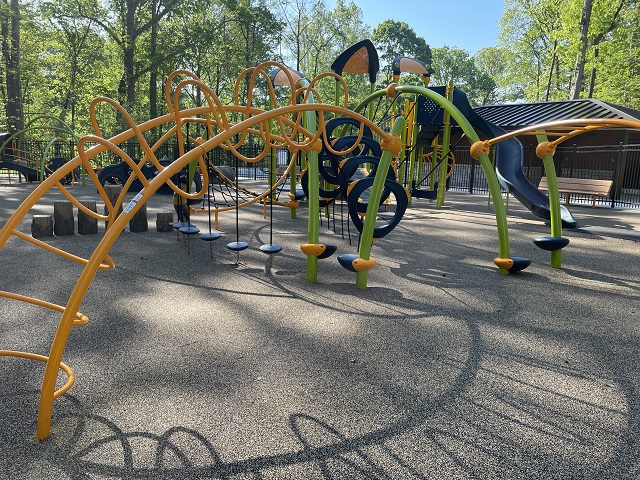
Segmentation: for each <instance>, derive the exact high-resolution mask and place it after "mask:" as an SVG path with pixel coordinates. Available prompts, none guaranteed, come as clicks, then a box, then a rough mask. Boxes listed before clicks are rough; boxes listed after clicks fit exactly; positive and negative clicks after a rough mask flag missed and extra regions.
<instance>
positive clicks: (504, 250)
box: [356, 85, 510, 275]
mask: <svg viewBox="0 0 640 480" xmlns="http://www.w3.org/2000/svg"><path fill="white" fill-rule="evenodd" d="M395 93H396V94H403V93H415V94H418V95H424V96H425V97H427V98H429V99H430V100H433V101H434V102H435V103H437V104H438V105H440V106H442V107H443V108H444V109H445V110H448V111H449V113H450V115H451V118H453V119H454V120H455V121H456V122H457V123H458V125H459V126H460V128H461V129H462V131H463V132H464V133H465V134H466V135H467V139H468V140H469V142H470V143H471V144H474V143H475V142H478V141H480V138H479V137H478V134H477V133H476V131H475V130H474V129H473V127H472V126H471V124H470V123H469V121H468V120H467V118H466V117H465V116H464V115H462V113H461V112H460V110H458V108H457V107H456V106H455V105H453V103H451V102H450V101H449V100H447V99H446V98H444V97H443V96H442V95H438V94H437V93H436V92H434V91H433V90H429V89H428V88H425V87H419V86H415V85H401V86H397V87H396V88H395ZM385 94H386V91H385V90H378V91H376V92H374V93H373V94H372V95H370V96H369V97H367V98H365V99H364V100H363V101H362V102H361V103H360V104H359V105H358V106H357V107H356V111H358V110H359V109H362V108H363V106H364V105H366V104H367V103H369V102H371V101H372V100H373V99H375V98H377V97H378V96H382V95H385ZM478 161H479V162H480V166H481V167H482V169H483V171H484V174H485V177H486V179H487V185H488V187H489V192H490V194H491V197H492V198H493V201H494V214H495V217H496V227H497V229H498V252H499V253H498V254H499V256H500V258H510V253H509V231H508V228H507V215H506V211H505V208H504V203H503V202H502V195H501V192H500V183H499V182H498V177H497V176H496V173H495V171H494V170H493V168H492V167H491V160H489V157H488V156H487V155H486V154H482V155H480V158H479V159H478ZM498 199H499V201H498ZM499 271H500V273H501V274H504V275H507V274H508V273H509V271H508V270H506V269H503V268H500V269H499Z"/></svg>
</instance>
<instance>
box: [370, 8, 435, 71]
mask: <svg viewBox="0 0 640 480" xmlns="http://www.w3.org/2000/svg"><path fill="white" fill-rule="evenodd" d="M372 40H373V43H374V44H375V45H376V47H377V48H378V51H379V53H380V60H381V64H384V65H385V67H383V68H384V69H385V70H387V72H388V77H389V78H388V80H390V79H391V63H392V62H393V59H394V58H395V57H396V56H398V55H400V56H404V57H411V58H415V59H417V60H422V61H423V62H424V63H426V64H427V65H428V66H430V65H431V48H430V47H429V45H428V44H427V42H426V40H425V39H424V38H422V37H419V36H418V35H417V34H416V32H415V31H414V30H413V29H412V28H411V27H410V26H409V25H408V24H407V23H405V22H399V21H396V20H385V21H384V22H382V23H381V24H379V25H378V26H377V27H376V28H375V29H374V30H373V38H372Z"/></svg>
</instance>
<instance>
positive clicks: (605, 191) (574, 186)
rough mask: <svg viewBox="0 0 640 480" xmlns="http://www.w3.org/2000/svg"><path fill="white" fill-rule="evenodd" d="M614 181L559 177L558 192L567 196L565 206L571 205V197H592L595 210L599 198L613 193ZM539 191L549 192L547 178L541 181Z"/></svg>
mask: <svg viewBox="0 0 640 480" xmlns="http://www.w3.org/2000/svg"><path fill="white" fill-rule="evenodd" d="M612 185H613V181H612V180H596V179H593V178H569V177H558V192H560V193H564V194H565V205H569V196H570V195H571V194H572V193H573V194H579V195H590V196H591V197H593V203H592V204H591V206H592V207H593V208H595V206H596V198H597V197H608V196H609V193H610V192H611V186H612ZM538 189H539V190H540V191H543V192H547V191H549V186H548V185H547V177H542V178H541V179H540V184H539V185H538Z"/></svg>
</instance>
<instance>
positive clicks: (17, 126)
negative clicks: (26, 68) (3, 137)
mask: <svg viewBox="0 0 640 480" xmlns="http://www.w3.org/2000/svg"><path fill="white" fill-rule="evenodd" d="M0 30H1V32H2V56H3V60H4V67H5V85H6V115H7V130H8V132H9V133H15V132H17V131H20V130H22V129H23V128H24V110H23V104H22V83H21V79H20V73H21V70H20V4H19V2H18V0H4V1H3V3H2V8H1V9H0Z"/></svg>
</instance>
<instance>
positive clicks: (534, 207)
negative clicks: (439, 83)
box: [432, 87, 578, 228]
mask: <svg viewBox="0 0 640 480" xmlns="http://www.w3.org/2000/svg"><path fill="white" fill-rule="evenodd" d="M444 88H445V87H435V88H432V90H435V91H436V92H438V93H441V92H439V91H438V90H439V89H442V92H444ZM441 94H444V93H441ZM452 103H453V104H454V105H455V106H456V107H457V108H458V109H459V110H460V112H461V113H462V114H463V115H464V116H465V117H467V119H468V120H469V123H471V125H472V126H473V128H475V129H476V130H478V131H479V132H480V133H482V134H483V135H485V136H486V137H487V138H495V137H499V136H500V135H504V134H505V133H507V132H506V131H505V130H504V129H502V128H500V127H499V126H497V125H494V124H492V123H491V122H488V121H486V120H485V119H483V118H482V117H481V116H480V115H478V114H477V113H476V112H474V110H473V109H472V108H471V105H469V100H468V99H467V95H466V94H465V93H464V92H463V91H462V90H454V91H453V102H452ZM523 158H524V154H523V148H522V143H520V140H518V139H517V138H508V139H506V140H503V141H502V142H500V143H498V144H497V151H496V175H497V176H498V180H499V182H500V184H501V185H502V186H503V187H504V188H505V189H507V190H508V191H509V193H511V194H512V195H513V196H514V197H516V198H517V199H518V201H520V203H522V205H524V206H525V207H526V208H527V209H528V210H530V211H531V213H533V214H534V215H537V216H538V217H541V218H544V219H546V220H550V219H551V212H550V209H549V198H548V197H547V196H546V195H545V194H544V193H542V192H541V191H540V190H538V188H537V187H536V186H535V185H534V184H533V183H531V181H530V180H529V179H528V178H527V176H526V175H525V173H524V170H523V169H522V161H523ZM560 214H561V218H562V226H563V227H565V228H575V227H576V226H577V225H578V222H577V221H576V220H575V218H573V215H571V212H570V211H569V209H567V208H566V207H565V206H564V205H561V206H560Z"/></svg>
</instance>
